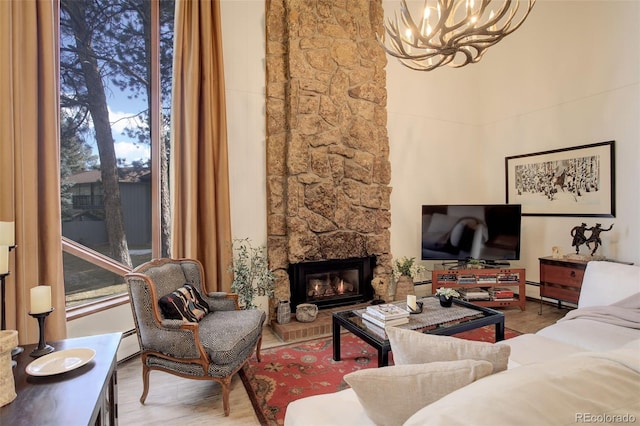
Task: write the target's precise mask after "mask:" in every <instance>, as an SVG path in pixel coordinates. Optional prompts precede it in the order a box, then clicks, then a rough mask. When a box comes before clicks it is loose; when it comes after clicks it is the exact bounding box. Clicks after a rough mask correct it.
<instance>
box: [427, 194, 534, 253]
mask: <svg viewBox="0 0 640 426" xmlns="http://www.w3.org/2000/svg"><path fill="white" fill-rule="evenodd" d="M521 218H522V206H521V205H520V204H476V205H460V204H446V205H445V204H441V205H423V206H422V260H442V261H447V260H450V261H453V260H457V261H458V262H464V261H468V260H469V259H477V260H481V261H485V262H486V263H505V262H507V261H509V260H518V259H519V258H520V222H521Z"/></svg>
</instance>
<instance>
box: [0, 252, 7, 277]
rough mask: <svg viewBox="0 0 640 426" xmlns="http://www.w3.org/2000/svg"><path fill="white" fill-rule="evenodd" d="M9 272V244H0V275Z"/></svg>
mask: <svg viewBox="0 0 640 426" xmlns="http://www.w3.org/2000/svg"><path fill="white" fill-rule="evenodd" d="M8 273H9V246H0V275H3V274H8Z"/></svg>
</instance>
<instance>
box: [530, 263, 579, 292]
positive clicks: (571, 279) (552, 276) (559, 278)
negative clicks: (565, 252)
mask: <svg viewBox="0 0 640 426" xmlns="http://www.w3.org/2000/svg"><path fill="white" fill-rule="evenodd" d="M583 276H584V269H581V268H567V267H563V266H556V265H545V264H541V265H540V280H541V281H542V282H545V283H549V284H559V285H561V286H566V287H574V288H576V289H580V287H581V286H582V277H583Z"/></svg>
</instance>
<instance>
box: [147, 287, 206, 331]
mask: <svg viewBox="0 0 640 426" xmlns="http://www.w3.org/2000/svg"><path fill="white" fill-rule="evenodd" d="M158 305H159V306H160V310H161V311H162V315H163V316H164V317H165V319H177V320H180V319H181V320H183V321H188V322H198V321H200V320H201V319H202V318H204V316H205V315H207V314H208V313H209V305H207V302H205V301H204V299H203V298H202V296H201V295H200V292H198V290H197V289H196V288H195V287H194V286H192V285H191V284H185V285H183V286H182V287H180V288H178V289H176V290H174V291H172V292H171V293H169V294H167V295H164V296H162V297H161V298H160V300H159V301H158Z"/></svg>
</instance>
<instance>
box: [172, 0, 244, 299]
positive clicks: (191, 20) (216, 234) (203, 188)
mask: <svg viewBox="0 0 640 426" xmlns="http://www.w3.org/2000/svg"><path fill="white" fill-rule="evenodd" d="M175 16H176V18H175V41H174V63H173V95H172V112H171V113H172V116H171V122H172V129H171V166H170V168H171V172H170V174H171V178H170V181H171V215H172V229H171V240H172V244H171V250H172V252H171V256H172V257H174V258H180V257H186V258H193V259H198V260H199V261H200V262H202V264H203V266H204V270H205V277H206V278H207V282H208V290H209V291H230V289H231V282H232V274H231V272H230V271H229V266H230V265H231V261H232V250H231V218H230V205H229V204H230V203H229V172H228V155H227V124H226V112H225V111H226V106H225V88H224V69H223V61H222V40H221V37H222V36H221V22H220V5H219V2H218V1H204V0H203V1H188V0H177V1H176V13H175Z"/></svg>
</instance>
